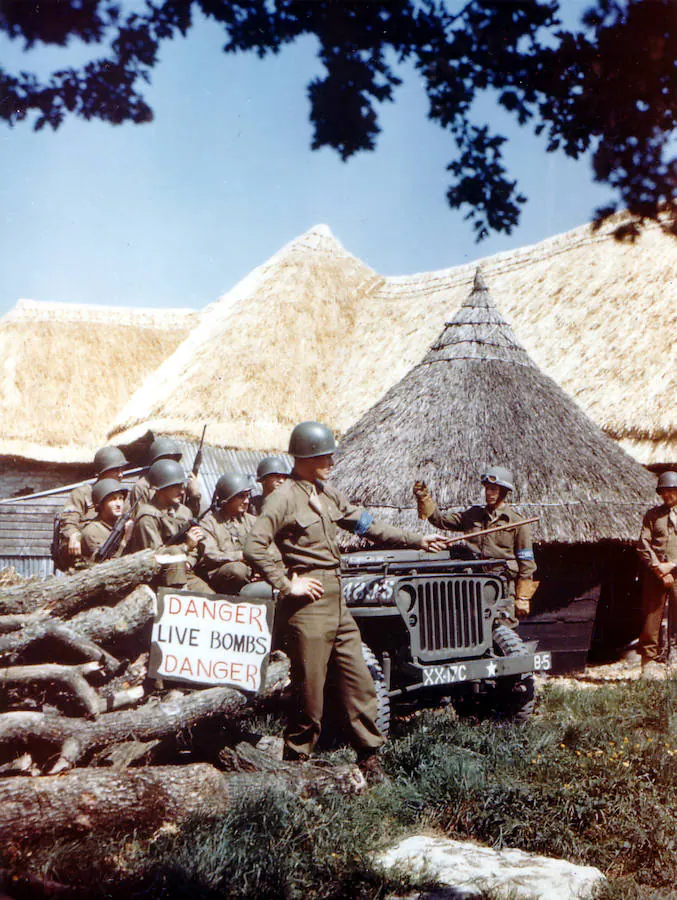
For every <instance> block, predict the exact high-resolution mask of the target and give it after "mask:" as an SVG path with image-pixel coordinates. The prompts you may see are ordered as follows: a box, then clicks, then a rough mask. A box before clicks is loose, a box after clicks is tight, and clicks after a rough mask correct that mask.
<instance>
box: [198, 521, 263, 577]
mask: <svg viewBox="0 0 677 900" xmlns="http://www.w3.org/2000/svg"><path fill="white" fill-rule="evenodd" d="M255 521H256V516H252V515H251V514H250V513H248V512H246V513H244V514H243V515H241V516H233V517H225V516H223V515H222V514H221V512H220V511H216V512H209V513H207V515H206V516H205V517H204V518H203V519H202V521H201V522H200V527H201V528H202V530H203V531H204V533H205V541H204V549H203V552H202V558H201V560H200V572H201V574H203V577H205V578H206V580H207V581H208V582H209V584H210V585H211V586H212V587H213V588H214V590H215V591H218V592H219V593H221V594H237V593H238V591H239V590H240V588H241V587H242V586H243V585H245V584H247V583H248V582H249V581H250V580H251V577H252V569H251V567H250V566H248V565H247V563H246V562H245V561H244V555H243V552H242V551H243V548H244V542H245V537H246V536H247V534H248V533H249V531H251V528H252V525H253V524H254V522H255Z"/></svg>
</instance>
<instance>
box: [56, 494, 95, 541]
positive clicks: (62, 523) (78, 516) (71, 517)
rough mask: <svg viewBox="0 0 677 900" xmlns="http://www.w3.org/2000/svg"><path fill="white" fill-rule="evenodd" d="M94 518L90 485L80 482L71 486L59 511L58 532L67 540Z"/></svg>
mask: <svg viewBox="0 0 677 900" xmlns="http://www.w3.org/2000/svg"><path fill="white" fill-rule="evenodd" d="M94 519H96V509H95V508H94V504H93V503H92V485H91V484H81V485H80V487H76V488H73V490H72V491H71V493H70V496H69V498H68V500H67V501H66V505H65V506H64V508H63V509H62V510H61V512H60V513H59V533H60V534H61V536H62V537H64V538H66V540H68V538H70V536H71V535H72V534H77V533H79V532H81V531H82V529H83V527H84V526H85V525H86V524H87V523H88V522H93V521H94Z"/></svg>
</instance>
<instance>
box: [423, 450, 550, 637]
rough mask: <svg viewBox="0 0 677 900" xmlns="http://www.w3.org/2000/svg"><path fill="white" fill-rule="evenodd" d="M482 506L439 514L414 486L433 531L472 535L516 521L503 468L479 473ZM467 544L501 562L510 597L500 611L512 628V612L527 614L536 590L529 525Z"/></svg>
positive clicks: (429, 498) (428, 496) (425, 491)
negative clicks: (481, 488)
mask: <svg viewBox="0 0 677 900" xmlns="http://www.w3.org/2000/svg"><path fill="white" fill-rule="evenodd" d="M480 480H481V483H482V484H483V486H484V499H485V505H484V506H480V505H477V506H471V507H470V508H469V509H466V510H463V512H458V513H443V512H440V510H439V508H438V506H437V503H435V501H434V500H433V498H432V496H431V494H430V491H429V490H428V488H427V487H426V486H425V484H423V483H422V482H416V484H415V485H414V495H415V496H416V500H417V502H418V510H419V515H420V517H421V518H423V519H428V521H429V522H430V523H431V524H432V526H433V527H434V528H439V529H441V530H443V531H462V532H473V531H481V530H484V529H485V528H493V527H495V526H497V525H509V524H511V523H513V522H519V521H520V520H521V516H519V515H518V514H517V513H516V512H515V510H514V509H513V508H512V507H511V506H510V504H509V502H508V497H509V494H510V492H511V491H513V490H514V481H513V477H512V472H511V471H510V470H509V469H506V468H505V466H488V467H487V468H486V470H485V471H484V472H483V473H482V476H481V479H480ZM468 543H469V544H470V545H471V546H472V547H473V548H475V549H476V550H477V552H478V553H479V555H480V557H481V558H483V559H500V560H504V563H503V565H504V567H505V574H506V575H507V577H508V586H509V597H507V598H506V601H505V603H504V604H503V608H502V610H501V612H502V614H503V617H504V620H505V624H508V625H511V626H513V627H514V626H515V625H516V624H517V620H516V619H515V611H517V615H518V616H520V617H522V616H525V615H528V614H529V611H530V605H531V598H532V596H533V594H534V591H535V588H536V582H534V580H533V577H534V573H535V571H536V563H535V561H534V549H533V542H532V537H531V528H530V527H529V525H521V526H520V527H519V528H515V529H514V530H510V531H498V532H495V533H494V534H485V535H480V536H478V537H476V538H473V537H470V538H469V539H468Z"/></svg>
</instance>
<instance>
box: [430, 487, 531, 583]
mask: <svg viewBox="0 0 677 900" xmlns="http://www.w3.org/2000/svg"><path fill="white" fill-rule="evenodd" d="M521 518H522V516H520V515H518V514H517V513H516V512H515V510H514V509H513V508H512V507H511V506H509V505H508V504H507V503H502V504H501V506H499V507H498V508H497V509H495V510H490V509H489V508H488V507H486V506H471V507H470V508H469V509H465V510H463V512H459V513H443V512H440V510H439V509H438V508H437V507H435V511H434V512H433V513H432V514H431V515H430V516H429V517H428V520H429V522H430V523H431V524H432V525H433V527H435V528H439V529H441V530H444V531H465V532H470V531H481V530H482V529H484V528H494V527H495V526H497V525H508V524H510V523H511V522H519V521H520V519H521ZM468 543H469V544H470V545H471V546H472V547H475V548H476V549H477V550H478V552H479V554H480V557H481V558H482V559H502V560H505V561H506V566H507V568H508V571H509V573H510V574H511V575H512V576H513V577H517V576H519V577H520V578H532V577H533V575H534V572H535V571H536V563H535V561H534V549H533V542H532V539H531V528H530V527H529V526H528V525H521V526H520V527H519V528H515V529H513V530H511V531H497V532H496V533H495V534H485V535H481V536H480V537H476V538H473V537H469V538H468Z"/></svg>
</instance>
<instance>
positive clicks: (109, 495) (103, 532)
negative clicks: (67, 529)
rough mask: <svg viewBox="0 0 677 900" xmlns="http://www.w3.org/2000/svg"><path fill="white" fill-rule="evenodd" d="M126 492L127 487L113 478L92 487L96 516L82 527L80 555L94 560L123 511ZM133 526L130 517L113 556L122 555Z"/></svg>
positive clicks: (98, 482) (127, 491)
mask: <svg viewBox="0 0 677 900" xmlns="http://www.w3.org/2000/svg"><path fill="white" fill-rule="evenodd" d="M128 493H129V488H127V487H125V486H124V485H122V484H120V482H119V481H116V480H115V479H114V478H103V479H102V480H101V481H97V483H96V484H95V485H94V487H93V488H92V502H93V504H94V507H95V508H96V511H97V516H96V518H95V519H93V520H92V521H91V522H88V523H87V524H86V525H85V527H84V528H83V529H82V555H83V557H84V558H85V559H86V560H88V561H89V562H93V561H94V557H95V556H96V553H97V551H98V550H99V548H100V547H101V546H102V545H103V544H104V543H105V542H106V540H107V538H108V536H109V535H110V533H111V531H112V530H113V526H114V525H115V523H116V522H117V520H118V519H119V518H120V516H121V515H122V513H123V512H124V508H125V500H126V499H127V494H128ZM133 528H134V521H133V519H130V520H129V521H128V522H127V523H126V524H125V527H124V531H123V534H122V540H121V541H120V544H119V546H118V548H117V550H116V551H115V553H113V554H112V556H113V557H116V556H122V554H123V553H124V551H125V547H126V546H127V542H128V540H129V538H130V536H131V533H132V529H133Z"/></svg>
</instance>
